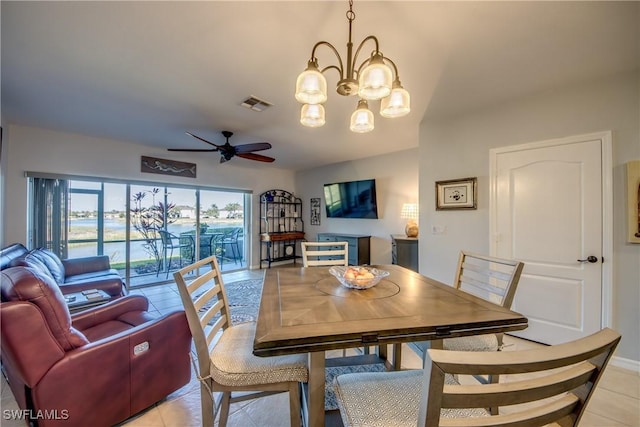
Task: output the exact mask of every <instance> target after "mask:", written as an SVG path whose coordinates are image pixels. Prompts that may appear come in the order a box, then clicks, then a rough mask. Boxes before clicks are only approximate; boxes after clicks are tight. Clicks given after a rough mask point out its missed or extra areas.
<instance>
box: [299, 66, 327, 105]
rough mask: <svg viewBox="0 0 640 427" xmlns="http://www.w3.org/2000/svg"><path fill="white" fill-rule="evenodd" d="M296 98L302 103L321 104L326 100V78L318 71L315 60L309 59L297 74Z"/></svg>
mask: <svg viewBox="0 0 640 427" xmlns="http://www.w3.org/2000/svg"><path fill="white" fill-rule="evenodd" d="M296 99H297V100H298V102H301V103H303V104H322V103H323V102H325V101H326V100H327V79H326V78H325V77H324V74H322V73H321V72H320V71H318V63H317V61H309V65H308V66H307V69H306V70H304V71H303V72H302V73H300V75H299V76H298V81H297V82H296Z"/></svg>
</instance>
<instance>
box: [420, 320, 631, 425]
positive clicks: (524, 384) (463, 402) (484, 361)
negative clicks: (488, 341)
mask: <svg viewBox="0 0 640 427" xmlns="http://www.w3.org/2000/svg"><path fill="white" fill-rule="evenodd" d="M619 341H620V335H619V334H618V333H617V332H615V331H614V330H612V329H608V328H605V329H603V330H601V331H599V332H596V333H595V334H593V335H590V336H588V337H585V338H582V339H579V340H576V341H572V342H569V343H565V344H559V345H554V346H549V347H544V348H538V349H534V350H524V351H502V352H497V353H485V352H460V351H447V350H434V349H430V350H428V352H427V353H428V357H427V363H426V364H425V368H424V369H425V372H424V375H425V377H424V378H425V381H429V385H428V395H427V396H425V397H426V399H424V400H423V402H422V405H421V408H420V413H419V417H418V420H419V422H418V425H419V426H422V425H424V426H426V427H436V426H439V425H440V422H441V416H444V417H445V418H446V422H447V423H451V425H460V426H462V425H473V426H478V427H480V426H486V427H489V426H496V425H519V426H543V425H547V424H550V423H554V422H555V423H557V424H553V425H558V426H563V427H566V426H577V425H578V423H579V422H580V419H581V417H582V414H583V413H584V410H585V408H586V406H587V403H588V401H589V399H590V398H591V396H592V395H593V391H594V390H595V388H596V386H597V384H598V381H599V380H600V378H601V376H602V373H603V371H604V369H605V367H606V365H607V363H608V362H609V359H610V358H611V356H612V354H613V352H614V350H615V348H616V346H617V345H618V342H619ZM477 374H491V375H503V376H504V378H507V380H506V381H504V382H500V383H499V384H486V385H472V386H470V385H460V384H452V382H451V381H450V380H448V379H446V378H445V377H449V378H451V375H477ZM427 379H428V380H427ZM445 382H446V385H445ZM511 405H518V406H511ZM492 406H495V407H497V406H500V407H501V408H504V409H503V410H502V411H501V412H502V413H501V414H500V415H495V416H486V417H475V418H472V420H473V421H471V419H469V418H466V417H467V416H468V415H469V409H470V408H487V407H492ZM505 407H509V410H508V411H507V410H506V408H505ZM462 408H465V409H462ZM443 410H444V412H443ZM476 410H477V409H476ZM487 415H488V414H487ZM452 418H453V419H452ZM465 418H466V419H465ZM507 419H508V420H509V421H510V423H507V422H506V420H507ZM516 420H517V422H516ZM423 423H424V424H423ZM472 423H473V424H472ZM503 423H504V424H503ZM447 425H449V424H447Z"/></svg>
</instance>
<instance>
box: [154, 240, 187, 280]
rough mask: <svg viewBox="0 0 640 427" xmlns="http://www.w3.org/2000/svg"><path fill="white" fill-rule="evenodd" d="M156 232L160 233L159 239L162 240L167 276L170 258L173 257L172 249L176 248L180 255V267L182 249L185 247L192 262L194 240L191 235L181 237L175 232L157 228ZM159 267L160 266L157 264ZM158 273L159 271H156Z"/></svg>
mask: <svg viewBox="0 0 640 427" xmlns="http://www.w3.org/2000/svg"><path fill="white" fill-rule="evenodd" d="M158 234H160V241H161V242H162V251H163V253H164V264H165V266H164V267H165V270H166V271H167V277H169V270H170V269H171V260H172V259H173V250H174V249H178V254H179V255H180V258H179V259H180V267H182V258H183V257H182V250H183V249H185V250H186V251H188V254H189V258H190V260H191V262H193V257H194V249H195V246H194V242H193V238H192V237H191V236H188V237H185V238H181V237H179V236H176V235H175V234H172V233H169V232H168V231H166V230H158ZM167 250H168V251H169V256H168V257H167ZM158 267H160V266H158ZM158 273H159V271H158Z"/></svg>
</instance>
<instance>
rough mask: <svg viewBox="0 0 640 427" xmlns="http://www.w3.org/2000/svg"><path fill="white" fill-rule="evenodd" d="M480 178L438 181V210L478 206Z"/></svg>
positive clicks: (474, 207)
mask: <svg viewBox="0 0 640 427" xmlns="http://www.w3.org/2000/svg"><path fill="white" fill-rule="evenodd" d="M477 187H478V178H476V177H472V178H461V179H452V180H448V181H436V210H437V211H443V210H458V209H477V208H478V194H477Z"/></svg>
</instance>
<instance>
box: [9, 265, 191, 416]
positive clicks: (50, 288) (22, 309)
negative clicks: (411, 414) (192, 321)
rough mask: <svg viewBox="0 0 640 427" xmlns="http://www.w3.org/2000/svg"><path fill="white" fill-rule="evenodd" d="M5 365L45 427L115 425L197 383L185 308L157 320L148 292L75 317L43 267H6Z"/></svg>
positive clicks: (22, 403) (16, 391) (19, 396)
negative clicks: (193, 379)
mask: <svg viewBox="0 0 640 427" xmlns="http://www.w3.org/2000/svg"><path fill="white" fill-rule="evenodd" d="M1 274H2V283H1V286H0V290H1V293H2V300H3V301H6V302H2V303H1V304H0V330H1V334H2V335H1V338H2V346H1V356H2V369H3V371H4V373H5V376H6V377H7V379H8V382H9V385H10V387H11V390H12V392H13V395H14V396H15V398H16V401H17V403H18V406H19V407H20V409H23V410H26V411H24V413H25V414H27V416H29V417H31V419H30V420H29V421H31V422H32V423H33V425H37V426H41V427H42V426H45V427H48V426H65V427H68V426H83V427H84V426H111V425H114V424H117V423H119V422H122V421H124V420H126V419H127V418H129V417H131V416H132V415H134V414H136V413H137V412H139V411H141V410H143V409H145V408H147V407H149V406H150V405H152V404H154V403H155V402H158V401H159V400H161V399H163V398H164V397H166V396H167V394H169V393H171V392H173V391H174V390H177V389H178V388H180V387H181V386H183V385H185V384H186V383H188V382H189V379H190V373H191V367H190V358H189V351H190V348H191V334H190V331H189V326H188V324H187V319H186V317H185V314H184V311H182V310H180V311H176V312H173V313H170V314H167V315H164V316H160V317H157V318H154V317H153V316H152V315H150V314H149V313H148V312H147V308H148V301H147V299H146V298H145V297H142V296H139V295H138V296H124V297H122V298H118V299H116V300H113V301H111V302H109V303H107V304H105V305H102V306H99V307H96V308H92V309H88V310H86V311H83V312H81V313H78V314H76V315H73V316H71V315H70V314H69V310H68V309H67V306H66V304H65V302H64V297H63V295H62V292H61V291H60V288H59V287H58V286H57V285H56V283H55V282H54V281H53V280H52V278H51V277H50V276H49V275H47V274H45V273H43V272H42V271H41V270H40V269H33V268H29V267H10V268H7V269H4V270H2V273H1Z"/></svg>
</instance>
